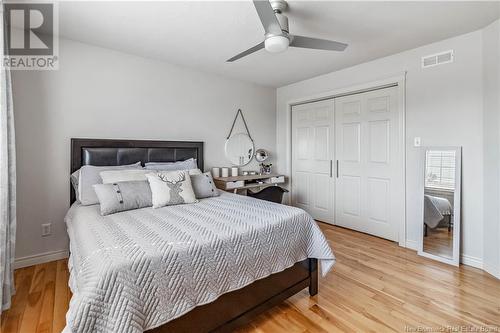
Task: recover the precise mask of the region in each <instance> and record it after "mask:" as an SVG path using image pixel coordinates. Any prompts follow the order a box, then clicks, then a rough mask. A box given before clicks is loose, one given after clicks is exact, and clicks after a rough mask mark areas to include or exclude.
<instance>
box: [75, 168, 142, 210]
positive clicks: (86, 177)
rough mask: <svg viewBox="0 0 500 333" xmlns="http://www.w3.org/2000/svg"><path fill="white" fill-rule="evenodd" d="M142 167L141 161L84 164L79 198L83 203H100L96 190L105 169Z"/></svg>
mask: <svg viewBox="0 0 500 333" xmlns="http://www.w3.org/2000/svg"><path fill="white" fill-rule="evenodd" d="M127 168H128V169H142V167H141V162H137V163H134V164H129V165H117V166H93V165H84V166H82V167H81V168H80V176H79V178H78V200H79V201H80V202H81V204H82V205H84V206H88V205H95V204H98V203H99V199H98V198H97V195H96V193H95V190H94V187H93V186H94V185H95V184H102V179H101V175H99V173H100V172H101V171H105V170H120V169H127Z"/></svg>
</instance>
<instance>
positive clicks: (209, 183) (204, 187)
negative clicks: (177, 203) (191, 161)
mask: <svg viewBox="0 0 500 333" xmlns="http://www.w3.org/2000/svg"><path fill="white" fill-rule="evenodd" d="M191 184H192V185H193V191H194V195H195V196H196V199H203V198H210V197H218V196H219V191H218V190H217V187H215V184H214V180H213V179H212V175H211V173H210V172H205V173H202V174H201V175H192V176H191Z"/></svg>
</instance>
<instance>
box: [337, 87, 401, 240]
mask: <svg viewBox="0 0 500 333" xmlns="http://www.w3.org/2000/svg"><path fill="white" fill-rule="evenodd" d="M397 89H398V88H397V87H392V88H386V89H380V90H375V91H371V92H367V93H361V94H356V95H350V96H345V97H340V98H336V99H335V123H336V128H335V132H336V159H337V160H338V170H336V173H337V175H336V176H338V178H337V179H336V201H335V207H336V211H335V224H336V225H339V226H343V227H346V228H350V229H354V230H358V231H362V232H366V233H368V234H371V235H375V236H379V237H382V238H386V239H389V240H393V241H397V240H398V231H399V221H398V219H400V218H401V217H402V214H401V209H403V207H404V194H403V191H402V188H403V183H402V182H403V177H402V174H403V170H402V166H401V164H400V161H401V158H402V154H403V153H402V152H401V151H400V150H401V149H400V142H399V140H400V138H399V137H400V134H399V130H400V128H399V127H400V125H399V117H400V113H399V110H398V101H397Z"/></svg>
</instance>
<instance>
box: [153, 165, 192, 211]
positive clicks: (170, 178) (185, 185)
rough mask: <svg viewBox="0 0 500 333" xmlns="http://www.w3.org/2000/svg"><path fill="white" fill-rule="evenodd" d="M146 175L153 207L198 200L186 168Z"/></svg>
mask: <svg viewBox="0 0 500 333" xmlns="http://www.w3.org/2000/svg"><path fill="white" fill-rule="evenodd" d="M146 177H147V178H148V181H149V185H150V186H151V193H152V199H153V208H160V207H164V206H171V205H180V204H187V203H195V202H198V200H196V197H195V195H194V191H193V186H192V185H191V178H190V177H189V172H188V171H186V170H178V171H159V172H157V173H149V174H146Z"/></svg>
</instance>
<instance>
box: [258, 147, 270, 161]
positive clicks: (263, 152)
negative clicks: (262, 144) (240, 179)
mask: <svg viewBox="0 0 500 333" xmlns="http://www.w3.org/2000/svg"><path fill="white" fill-rule="evenodd" d="M268 158H269V153H268V152H267V150H264V149H257V151H256V152H255V160H256V161H257V162H259V163H262V162H264V161H265V160H267V159H268Z"/></svg>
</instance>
